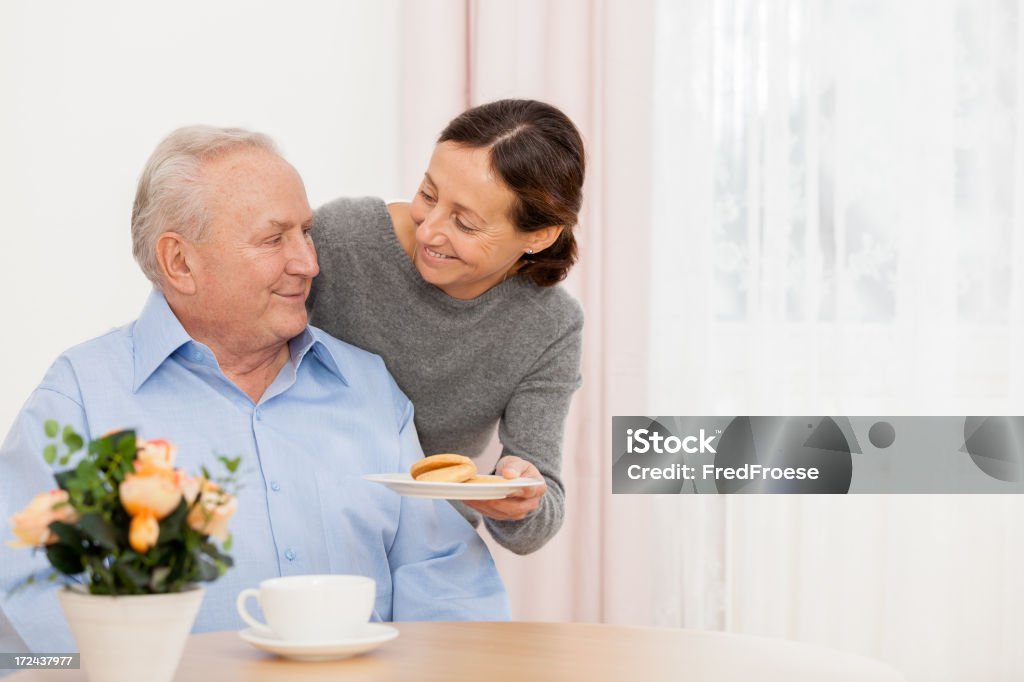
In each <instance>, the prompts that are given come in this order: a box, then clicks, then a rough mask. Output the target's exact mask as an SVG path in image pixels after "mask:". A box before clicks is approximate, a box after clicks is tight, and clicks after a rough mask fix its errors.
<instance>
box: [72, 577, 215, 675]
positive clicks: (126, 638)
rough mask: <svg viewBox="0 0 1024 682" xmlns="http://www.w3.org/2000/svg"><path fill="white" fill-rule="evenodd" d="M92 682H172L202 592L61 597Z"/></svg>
mask: <svg viewBox="0 0 1024 682" xmlns="http://www.w3.org/2000/svg"><path fill="white" fill-rule="evenodd" d="M58 595H59V598H60V605H61V608H63V609H64V616H65V617H66V618H67V619H68V624H69V625H70V626H71V633H72V634H73V635H74V636H75V641H76V642H77V643H78V651H79V653H81V655H82V656H81V663H82V668H83V669H84V670H85V674H86V676H87V677H88V678H89V680H90V681H91V682H122V681H124V682H140V681H141V680H145V681H146V682H171V680H172V679H173V678H174V671H175V669H177V667H178V660H179V659H180V658H181V652H182V650H183V649H184V648H185V640H187V639H188V634H189V632H190V631H191V630H192V623H193V621H195V619H196V614H197V613H198V612H199V605H200V603H201V602H202V601H203V588H201V587H190V588H188V589H186V590H185V591H183V592H172V593H169V594H140V595H126V596H118V597H110V596H106V595H98V594H89V593H88V592H87V591H86V590H85V588H80V587H78V586H74V587H70V588H67V589H64V590H60V592H58Z"/></svg>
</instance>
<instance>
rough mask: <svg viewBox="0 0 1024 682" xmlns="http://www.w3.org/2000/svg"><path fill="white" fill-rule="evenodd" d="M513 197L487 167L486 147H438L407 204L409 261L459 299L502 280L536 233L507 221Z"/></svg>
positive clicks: (534, 242) (535, 240) (531, 245)
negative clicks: (411, 228)
mask: <svg viewBox="0 0 1024 682" xmlns="http://www.w3.org/2000/svg"><path fill="white" fill-rule="evenodd" d="M514 198H515V196H514V195H513V194H512V192H511V191H510V190H509V189H508V188H507V187H505V185H504V184H503V183H502V182H501V181H500V180H499V179H498V178H496V177H495V176H494V174H493V172H492V171H491V162H490V155H489V153H488V151H487V150H486V149H474V148H470V147H460V146H458V145H456V144H454V143H451V142H442V143H440V144H439V145H437V147H435V148H434V155H433V156H432V157H431V159H430V166H429V168H427V172H426V173H425V174H424V177H423V182H422V183H421V184H420V188H419V190H418V191H417V192H416V196H415V197H414V198H413V200H412V206H411V207H410V215H411V216H412V220H413V223H415V225H416V242H415V245H414V250H413V256H412V260H413V263H414V264H415V265H416V269H417V270H418V271H419V273H420V275H421V276H422V277H423V279H425V280H426V281H427V282H430V283H431V284H433V285H434V286H436V287H438V288H439V289H441V290H442V291H444V292H445V293H446V294H448V295H449V296H451V297H452V298H458V299H463V300H468V299H471V298H476V297H477V296H479V295H480V294H482V293H484V292H485V291H487V290H488V289H490V288H491V287H493V286H494V285H495V284H498V283H499V282H501V281H502V280H503V279H504V278H505V276H506V275H507V274H508V272H509V270H511V269H512V267H513V266H514V265H515V264H516V262H517V261H518V260H519V257H520V256H522V255H523V252H524V251H526V250H527V249H529V248H534V246H535V245H537V243H538V242H539V239H538V238H539V237H540V236H541V235H538V234H536V233H529V232H521V231H520V230H518V229H516V227H515V226H514V225H513V224H512V223H511V222H510V220H509V217H508V216H509V210H510V209H511V207H512V203H513V201H514Z"/></svg>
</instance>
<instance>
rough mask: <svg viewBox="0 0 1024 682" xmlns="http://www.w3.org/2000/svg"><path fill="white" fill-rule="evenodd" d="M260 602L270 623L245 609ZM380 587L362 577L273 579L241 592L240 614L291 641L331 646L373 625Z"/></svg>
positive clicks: (304, 576) (298, 576) (254, 624)
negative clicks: (250, 600) (369, 623)
mask: <svg viewBox="0 0 1024 682" xmlns="http://www.w3.org/2000/svg"><path fill="white" fill-rule="evenodd" d="M249 597H256V600H257V601H258V602H259V605H260V608H261V609H262V610H263V615H264V616H266V619H267V622H266V623H261V622H260V621H258V620H256V619H255V618H253V617H252V615H251V614H250V613H249V612H248V611H247V610H246V608H245V602H246V600H247V599H248V598H249ZM375 597H376V583H375V582H374V580H373V578H367V577H366V576H362V575H293V576H286V577H283V578H271V579H269V580H264V581H263V582H261V583H260V586H259V589H256V588H252V587H249V588H246V589H244V590H242V591H241V592H239V593H238V600H237V601H236V605H237V606H238V615H240V616H241V617H242V620H244V621H245V622H246V623H248V624H249V625H251V626H252V627H254V628H256V629H257V630H258V629H260V628H263V629H269V630H272V631H273V632H274V634H276V635H277V636H278V637H280V638H281V639H283V640H287V641H292V642H332V641H337V640H341V639H347V638H349V637H354V636H356V635H358V634H359V632H360V631H361V630H362V629H363V627H364V626H365V625H366V622H367V621H368V620H370V614H371V613H372V612H373V601H374V598H375Z"/></svg>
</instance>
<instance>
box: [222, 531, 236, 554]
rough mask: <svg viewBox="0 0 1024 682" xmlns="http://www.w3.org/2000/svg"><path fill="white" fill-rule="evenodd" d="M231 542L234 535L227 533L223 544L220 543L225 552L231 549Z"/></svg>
mask: <svg viewBox="0 0 1024 682" xmlns="http://www.w3.org/2000/svg"><path fill="white" fill-rule="evenodd" d="M233 544H235V536H234V535H229V536H228V537H227V539H225V540H224V542H223V544H222V546H223V547H224V551H225V552H230V551H231V546H232V545H233Z"/></svg>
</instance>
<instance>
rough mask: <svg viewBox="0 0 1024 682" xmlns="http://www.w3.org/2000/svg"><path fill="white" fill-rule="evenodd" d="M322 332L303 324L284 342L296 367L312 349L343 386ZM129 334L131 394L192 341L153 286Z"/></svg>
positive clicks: (342, 376)
mask: <svg viewBox="0 0 1024 682" xmlns="http://www.w3.org/2000/svg"><path fill="white" fill-rule="evenodd" d="M323 334H324V332H322V331H321V330H319V329H316V328H314V327H309V326H307V327H306V328H305V329H304V330H303V331H302V333H301V334H299V335H298V336H296V337H295V338H294V339H292V340H291V341H290V342H289V344H288V348H289V352H290V353H291V357H292V362H293V363H294V365H295V367H296V368H297V367H298V366H299V365H300V363H301V362H302V359H303V358H304V357H305V355H306V353H308V352H309V351H310V350H311V349H312V351H313V354H314V356H315V357H316V358H317V359H318V360H319V361H320V362H321V363H322V364H323V365H324V367H326V368H327V369H328V371H330V372H331V373H332V374H334V375H335V376H337V377H338V379H340V380H341V382H342V383H343V384H345V385H346V386H347V385H348V381H346V380H345V376H344V375H343V374H342V372H341V368H340V365H339V363H338V360H337V358H336V357H335V356H334V354H333V353H332V352H331V350H330V348H329V347H328V345H327V344H325V343H324V342H323V341H322V340H321V339H320V337H319V336H318V335H323ZM132 337H133V344H134V377H133V382H132V393H137V392H138V390H139V388H140V387H141V386H142V384H144V383H146V381H147V380H148V379H149V377H151V376H152V375H153V372H155V371H156V370H157V368H158V367H160V365H162V364H163V363H164V361H165V360H166V359H167V358H169V357H170V356H171V355H173V354H174V353H175V351H177V350H178V349H179V348H181V347H182V346H184V345H185V344H188V343H190V342H192V341H193V340H192V337H190V336H189V335H188V332H187V331H185V328H184V327H183V326H181V322H179V321H178V317H177V316H176V315H175V314H174V311H173V310H171V306H170V305H168V303H167V299H165V298H164V295H163V294H162V293H161V292H160V291H159V290H157V289H153V291H152V292H151V293H150V294H149V298H148V299H146V305H145V306H144V307H143V308H142V314H140V315H139V319H137V320H136V321H135V327H134V330H133V333H132Z"/></svg>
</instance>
